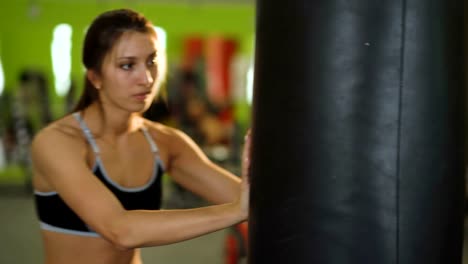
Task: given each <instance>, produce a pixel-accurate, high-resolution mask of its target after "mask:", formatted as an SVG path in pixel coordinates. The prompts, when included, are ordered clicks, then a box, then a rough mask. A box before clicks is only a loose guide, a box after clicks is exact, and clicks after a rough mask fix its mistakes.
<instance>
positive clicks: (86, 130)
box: [73, 112, 99, 155]
mask: <svg viewBox="0 0 468 264" xmlns="http://www.w3.org/2000/svg"><path fill="white" fill-rule="evenodd" d="M73 117H75V119H76V120H77V121H78V123H79V124H80V127H81V130H83V133H84V135H85V137H86V140H87V141H88V143H89V145H91V148H92V149H93V152H94V153H95V154H96V155H99V147H98V145H97V144H96V141H95V140H94V137H93V134H91V130H89V128H88V126H87V125H86V123H85V121H84V120H83V118H82V117H81V114H80V113H79V112H75V113H73Z"/></svg>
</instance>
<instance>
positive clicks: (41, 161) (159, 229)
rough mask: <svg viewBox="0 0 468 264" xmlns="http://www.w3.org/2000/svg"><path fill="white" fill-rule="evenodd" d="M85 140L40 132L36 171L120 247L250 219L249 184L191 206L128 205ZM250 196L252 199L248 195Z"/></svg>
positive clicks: (50, 131)
mask: <svg viewBox="0 0 468 264" xmlns="http://www.w3.org/2000/svg"><path fill="white" fill-rule="evenodd" d="M85 155H86V145H85V143H83V142H82V140H79V139H76V138H73V137H72V136H69V135H67V134H64V133H62V132H60V131H59V130H54V129H48V130H47V131H44V132H41V133H39V134H38V135H37V136H36V138H35V139H34V141H33V144H32V158H33V164H34V170H35V173H37V174H39V175H40V176H41V177H43V178H45V180H46V181H47V182H48V183H49V184H50V185H51V186H52V187H53V188H54V190H56V191H57V192H58V193H59V195H60V196H61V198H62V199H63V200H64V201H65V203H66V204H67V205H68V206H69V207H70V208H72V210H73V211H74V212H75V213H76V214H77V215H78V216H79V217H80V218H81V219H83V221H85V222H86V223H87V224H88V225H89V226H91V227H92V228H93V229H94V230H96V232H98V233H99V234H101V235H102V236H103V237H104V238H105V239H107V240H108V241H110V242H111V243H113V244H114V245H116V246H117V247H119V248H124V249H128V248H135V247H143V246H155V245H163V244H170V243H174V242H179V241H182V240H186V239H190V238H194V237H197V236H200V235H203V234H206V233H209V232H213V231H216V230H219V229H222V228H225V227H228V226H230V225H233V224H236V223H238V222H241V221H243V220H245V219H246V217H247V214H248V210H247V203H248V201H247V200H248V188H244V192H246V193H245V194H243V195H241V196H239V193H238V194H237V197H238V198H237V199H235V201H233V202H231V203H225V204H222V205H216V206H210V207H204V208H198V209H190V210H166V211H164V210H161V211H144V210H133V211H127V210H125V209H124V208H123V207H122V205H121V204H120V202H119V201H118V200H117V198H116V197H115V196H114V195H113V194H112V193H111V192H110V191H109V190H108V189H107V188H106V187H105V186H104V185H103V184H102V183H101V182H100V181H99V180H98V179H97V178H96V177H95V176H94V175H93V174H92V172H91V171H90V169H89V168H88V166H87V164H86V161H85ZM246 197H247V198H246Z"/></svg>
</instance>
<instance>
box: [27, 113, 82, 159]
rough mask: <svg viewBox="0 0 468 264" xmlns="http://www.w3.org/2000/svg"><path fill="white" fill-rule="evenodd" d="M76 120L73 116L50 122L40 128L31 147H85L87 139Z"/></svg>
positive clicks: (35, 149)
mask: <svg viewBox="0 0 468 264" xmlns="http://www.w3.org/2000/svg"><path fill="white" fill-rule="evenodd" d="M75 123H76V121H75V120H74V119H73V117H71V116H65V117H64V118H62V119H59V120H57V121H54V122H52V123H50V124H49V125H48V126H46V127H45V128H43V129H42V130H40V131H39V132H38V133H37V134H36V135H35V136H34V139H33V142H32V145H31V149H32V152H33V155H34V152H35V151H38V150H39V151H46V150H47V149H54V150H55V151H57V150H60V149H62V150H66V149H73V150H76V148H77V147H78V148H80V147H82V148H85V147H86V144H85V139H84V136H83V133H82V131H81V130H80V128H79V125H78V124H75Z"/></svg>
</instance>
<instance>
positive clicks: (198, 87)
mask: <svg viewBox="0 0 468 264" xmlns="http://www.w3.org/2000/svg"><path fill="white" fill-rule="evenodd" d="M124 7H128V8H132V9H135V10H137V11H139V12H141V13H143V14H144V15H145V16H146V17H148V18H149V19H150V20H152V21H153V22H154V24H155V26H157V30H158V32H160V35H161V36H163V39H164V41H163V42H162V44H163V47H162V48H163V49H165V51H166V54H167V69H166V70H167V78H166V80H165V82H164V84H163V88H162V91H161V93H160V96H159V98H158V100H157V101H156V102H155V103H154V105H153V106H152V107H151V108H150V109H149V111H148V112H147V113H146V115H147V117H148V118H150V119H153V120H155V121H159V122H162V123H165V124H168V125H171V126H175V127H178V128H180V129H182V130H183V131H185V132H186V133H187V134H189V135H190V136H191V137H192V138H193V139H195V141H196V142H198V143H199V144H200V146H201V147H202V148H203V150H204V151H205V153H206V154H207V155H208V156H209V157H210V158H211V159H213V160H214V161H215V162H217V163H218V164H220V165H222V166H224V167H225V168H227V169H229V170H231V171H233V172H234V173H239V163H240V162H239V156H240V150H241V144H242V139H243V135H244V133H245V131H246V129H247V128H248V127H250V122H251V120H250V111H251V100H252V86H253V83H252V82H253V81H252V79H253V63H254V60H253V58H254V43H255V1H254V0H14V1H0V263H21V264H22V263H26V264H27V263H42V246H41V242H40V237H39V227H38V222H37V219H36V216H35V211H34V210H35V209H34V204H33V200H32V196H31V194H32V193H31V192H32V190H31V182H30V179H31V172H30V160H29V153H28V148H29V144H30V142H31V139H32V138H33V137H34V134H35V133H36V132H37V131H38V130H39V129H41V128H42V127H44V126H45V125H46V124H47V123H48V122H50V121H51V120H54V119H57V118H60V117H61V116H63V115H65V114H66V113H68V112H69V111H70V109H71V107H72V106H73V105H74V103H75V102H76V100H77V98H78V96H79V94H80V92H81V89H82V86H83V80H84V79H83V78H84V68H83V66H82V64H81V48H82V41H83V38H84V34H85V32H86V28H87V27H88V25H89V23H90V22H91V20H92V19H93V18H94V17H95V16H96V15H97V14H99V13H101V12H103V11H105V10H108V9H113V8H124ZM291 19H293V18H291ZM280 37H281V32H278V38H280ZM278 52H284V51H280V50H279V51H278ZM164 184H165V192H164V207H165V208H190V207H196V206H202V205H204V204H205V202H204V201H202V200H200V199H198V198H197V197H196V196H194V195H192V194H191V193H189V192H187V191H184V190H183V189H182V188H180V187H179V186H177V185H176V184H174V183H173V182H171V181H170V179H169V178H168V177H167V176H166V177H165V178H164ZM465 237H466V235H465ZM245 242H246V239H245V227H242V226H237V227H233V228H228V229H225V230H221V231H219V232H215V233H213V234H210V235H207V236H203V237H200V238H196V239H193V240H190V241H186V242H182V243H178V244H174V245H169V246H162V247H157V248H148V249H144V250H143V260H144V262H145V263H164V264H182V263H191V264H198V263H200V264H202V263H203V264H218V263H226V264H235V263H242V262H245V258H244V257H243V256H245V251H244V250H243V249H244V247H245ZM464 252H465V255H466V252H468V249H467V248H466V243H465V249H464ZM465 263H468V260H466V258H465Z"/></svg>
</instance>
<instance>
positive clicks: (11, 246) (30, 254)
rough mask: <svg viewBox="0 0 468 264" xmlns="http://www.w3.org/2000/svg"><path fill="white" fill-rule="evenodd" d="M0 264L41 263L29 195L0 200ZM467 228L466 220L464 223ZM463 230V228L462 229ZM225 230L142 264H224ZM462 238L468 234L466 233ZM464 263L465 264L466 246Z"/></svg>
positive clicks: (147, 253) (147, 255)
mask: <svg viewBox="0 0 468 264" xmlns="http://www.w3.org/2000/svg"><path fill="white" fill-rule="evenodd" d="M0 212H1V214H2V215H1V216H0V263H19V264H37V263H43V260H42V247H41V241H40V237H39V229H38V223H37V220H36V216H35V211H34V203H33V200H32V197H31V196H30V195H25V194H9V195H8V194H7V195H5V194H4V193H3V192H2V195H1V196H0ZM465 223H466V224H465V226H466V227H468V219H467V221H465ZM465 229H466V228H465ZM226 233H227V230H221V231H218V232H215V233H212V234H209V235H206V236H203V237H199V238H196V239H192V240H189V241H186V242H181V243H177V244H173V245H168V246H161V247H155V248H147V249H143V261H144V263H163V264H184V263H190V264H223V263H224V261H223V259H224V257H223V256H224V254H223V246H224V238H225V235H226ZM465 238H468V232H467V231H465ZM464 255H465V256H467V257H465V258H464V261H463V263H464V264H468V245H467V243H465V245H464Z"/></svg>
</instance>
